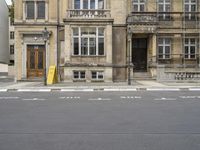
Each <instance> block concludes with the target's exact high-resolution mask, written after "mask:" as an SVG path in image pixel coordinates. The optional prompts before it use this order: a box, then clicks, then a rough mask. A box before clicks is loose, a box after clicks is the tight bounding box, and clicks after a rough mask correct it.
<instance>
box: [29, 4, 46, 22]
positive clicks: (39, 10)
mask: <svg viewBox="0 0 200 150" xmlns="http://www.w3.org/2000/svg"><path fill="white" fill-rule="evenodd" d="M26 19H45V1H27V2H26Z"/></svg>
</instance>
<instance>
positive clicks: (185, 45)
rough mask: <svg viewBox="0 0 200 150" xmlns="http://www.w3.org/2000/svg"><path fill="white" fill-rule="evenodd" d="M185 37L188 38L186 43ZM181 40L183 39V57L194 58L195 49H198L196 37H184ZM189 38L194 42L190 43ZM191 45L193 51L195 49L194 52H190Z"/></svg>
mask: <svg viewBox="0 0 200 150" xmlns="http://www.w3.org/2000/svg"><path fill="white" fill-rule="evenodd" d="M186 39H187V40H188V44H186ZM183 40H184V58H185V59H196V54H197V50H198V48H197V43H198V42H197V41H198V39H197V38H185V39H183ZM191 40H194V41H195V43H194V44H192V42H191ZM186 47H187V48H188V53H186ZM192 47H194V48H195V49H194V51H195V52H194V54H192V53H191V51H192V49H191V48H192ZM193 55H194V57H191V56H193ZM186 56H187V57H186Z"/></svg>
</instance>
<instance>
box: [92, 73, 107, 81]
mask: <svg viewBox="0 0 200 150" xmlns="http://www.w3.org/2000/svg"><path fill="white" fill-rule="evenodd" d="M92 79H93V80H103V79H104V74H103V71H92Z"/></svg>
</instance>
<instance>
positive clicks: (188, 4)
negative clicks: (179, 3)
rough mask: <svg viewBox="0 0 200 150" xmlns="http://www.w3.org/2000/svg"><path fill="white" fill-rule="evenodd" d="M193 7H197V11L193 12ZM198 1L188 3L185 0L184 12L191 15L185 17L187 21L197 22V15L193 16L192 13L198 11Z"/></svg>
mask: <svg viewBox="0 0 200 150" xmlns="http://www.w3.org/2000/svg"><path fill="white" fill-rule="evenodd" d="M186 6H188V8H189V10H188V11H186ZM192 6H195V10H194V11H192ZM197 9H198V8H197V0H195V2H192V0H188V2H186V0H184V11H185V12H186V13H187V12H189V13H190V14H186V15H185V16H184V17H185V19H186V20H195V14H191V12H196V11H197Z"/></svg>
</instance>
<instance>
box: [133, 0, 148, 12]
mask: <svg viewBox="0 0 200 150" xmlns="http://www.w3.org/2000/svg"><path fill="white" fill-rule="evenodd" d="M141 1H142V0H132V7H133V9H132V10H133V11H134V12H143V11H141V10H140V6H141V5H144V11H145V9H146V0H144V2H141ZM135 5H137V7H138V9H137V10H136V11H135V10H134V6H135Z"/></svg>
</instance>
